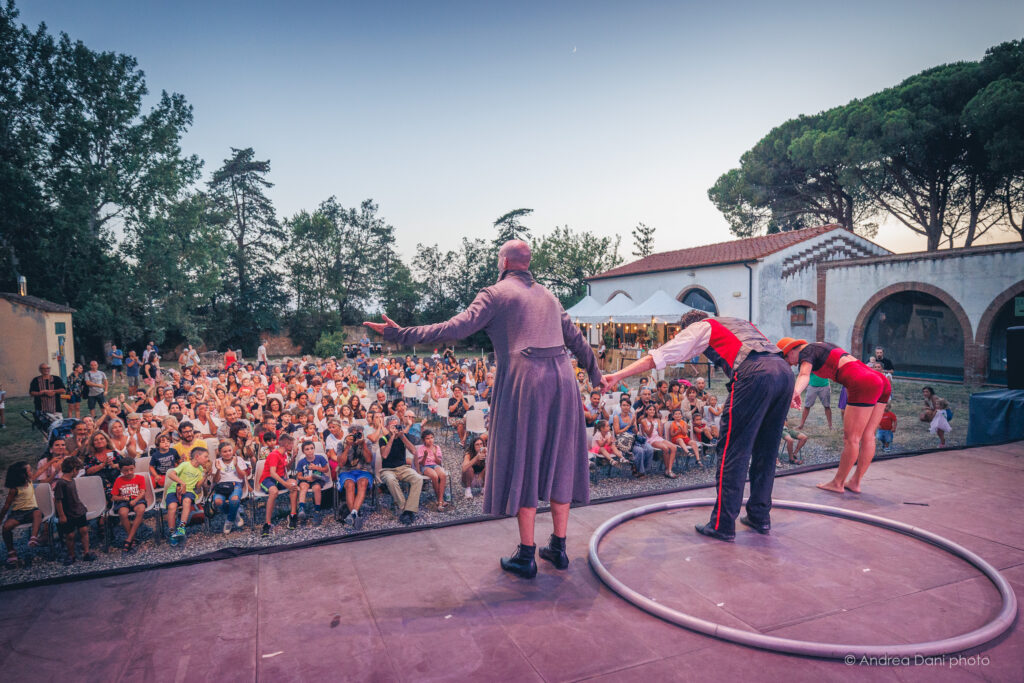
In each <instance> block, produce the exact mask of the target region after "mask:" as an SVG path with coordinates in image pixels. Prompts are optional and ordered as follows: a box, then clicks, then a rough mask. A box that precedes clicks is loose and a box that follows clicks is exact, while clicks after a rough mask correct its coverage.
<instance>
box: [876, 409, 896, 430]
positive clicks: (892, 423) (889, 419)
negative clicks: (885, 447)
mask: <svg viewBox="0 0 1024 683" xmlns="http://www.w3.org/2000/svg"><path fill="white" fill-rule="evenodd" d="M878 428H879V429H885V430H887V431H890V432H891V431H892V430H894V429H896V415H895V413H893V412H891V411H889V410H887V411H885V412H884V413H882V419H881V420H879V422H878Z"/></svg>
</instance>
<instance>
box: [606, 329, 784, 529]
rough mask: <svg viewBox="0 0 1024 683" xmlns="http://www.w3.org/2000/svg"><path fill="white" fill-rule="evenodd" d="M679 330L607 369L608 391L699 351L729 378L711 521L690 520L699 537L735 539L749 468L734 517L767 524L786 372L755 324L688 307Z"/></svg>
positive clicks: (763, 526)
mask: <svg viewBox="0 0 1024 683" xmlns="http://www.w3.org/2000/svg"><path fill="white" fill-rule="evenodd" d="M679 327H680V328H681V331H680V332H679V333H678V334H677V335H676V336H675V337H673V338H672V339H671V340H669V341H668V342H666V343H665V344H663V345H662V346H660V347H658V348H656V349H654V350H653V351H651V353H650V354H649V355H647V356H644V357H643V358H641V359H640V360H638V361H636V362H634V363H632V364H631V365H628V366H626V367H625V368H623V369H622V370H619V371H618V372H616V373H612V374H611V375H605V378H604V389H605V390H606V391H607V390H610V389H612V388H614V387H615V385H616V384H618V383H619V382H621V381H622V380H623V379H625V378H626V377H630V376H632V375H636V374H639V373H641V372H645V371H647V370H649V369H651V368H652V367H656V366H657V367H662V368H663V367H665V366H666V365H674V364H676V363H679V362H682V361H684V360H687V359H689V358H693V357H694V356H699V355H701V354H703V355H705V356H707V358H708V359H709V360H710V361H711V362H712V363H714V364H715V365H717V366H718V367H719V368H721V369H722V370H723V371H724V372H725V374H726V376H727V377H728V378H729V383H728V384H727V385H726V386H727V387H728V389H729V398H728V399H726V402H725V407H724V411H723V414H722V427H721V431H722V433H724V435H725V436H724V437H720V438H719V442H718V443H719V447H720V449H721V464H720V466H719V470H718V492H717V496H716V499H715V506H714V507H713V508H712V510H711V519H710V521H708V523H707V524H702V525H698V526H697V531H698V532H699V533H701V534H703V535H705V536H710V537H711V538H717V539H719V540H721V541H732V540H734V539H735V537H736V517H737V516H738V515H739V513H740V507H741V504H742V502H743V484H744V482H745V481H746V478H747V470H748V469H749V471H750V498H749V499H748V500H747V514H746V516H745V517H742V518H740V522H742V523H743V524H745V525H747V526H749V527H750V528H752V529H753V530H754V531H757V532H758V533H761V534H767V533H769V531H770V529H771V519H770V513H771V505H772V486H773V485H774V483H775V460H776V455H777V454H778V452H779V441H780V440H781V439H782V423H783V421H784V420H785V419H786V413H787V412H788V411H789V404H790V401H791V399H792V393H793V372H792V371H791V370H790V369H789V368H788V367H787V366H786V362H785V360H783V358H782V356H781V355H780V354H779V349H778V347H776V346H775V345H774V344H772V343H771V342H770V341H768V339H767V338H766V337H765V336H764V335H763V334H761V332H760V331H758V329H757V328H756V327H754V326H753V325H752V324H751V323H749V322H748V321H746V320H742V319H740V318H727V317H720V318H711V317H708V314H707V313H705V312H704V311H698V310H693V311H690V312H688V313H686V314H685V315H683V317H682V318H680V320H679Z"/></svg>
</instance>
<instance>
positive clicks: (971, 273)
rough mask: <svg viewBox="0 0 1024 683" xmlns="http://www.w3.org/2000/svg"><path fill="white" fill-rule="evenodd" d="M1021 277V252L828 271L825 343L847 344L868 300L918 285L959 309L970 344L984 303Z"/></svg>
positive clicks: (1023, 260)
mask: <svg viewBox="0 0 1024 683" xmlns="http://www.w3.org/2000/svg"><path fill="white" fill-rule="evenodd" d="M1022 279H1024V251H1022V250H1016V251H1004V252H982V253H977V252H975V253H964V254H963V255H959V256H951V257H945V258H935V259H929V258H927V257H923V258H919V259H914V260H909V261H905V260H899V261H890V262H882V263H867V264H863V265H853V264H851V265H849V266H838V267H834V268H829V269H828V270H827V271H826V275H825V287H826V293H825V339H826V340H828V341H832V342H834V343H837V344H840V345H852V342H853V327H854V324H855V322H856V319H857V315H858V314H859V313H860V312H861V309H862V308H863V307H864V305H865V304H866V303H867V301H868V299H870V298H871V297H872V296H873V295H874V294H875V293H876V292H878V291H879V290H881V289H883V288H885V287H888V286H890V285H895V284H899V283H903V282H923V283H927V284H930V285H932V286H934V287H937V288H939V289H941V290H943V291H945V292H946V293H947V294H949V295H950V297H952V298H953V299H954V300H955V301H957V302H958V303H959V304H960V306H961V307H963V309H964V312H965V313H966V314H967V317H968V319H969V320H970V323H971V329H970V330H969V331H965V334H966V335H968V336H969V340H973V339H975V338H977V334H978V323H979V322H980V321H981V316H982V315H983V314H984V312H985V309H986V308H988V306H989V304H991V303H992V301H993V300H994V299H995V298H996V297H997V296H999V295H1000V294H1002V293H1003V291H1005V290H1006V289H1007V288H1009V287H1010V286H1012V285H1014V284H1015V283H1017V282H1020V281H1021V280H1022ZM969 340H968V341H969Z"/></svg>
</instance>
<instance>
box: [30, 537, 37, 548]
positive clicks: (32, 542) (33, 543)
mask: <svg viewBox="0 0 1024 683" xmlns="http://www.w3.org/2000/svg"><path fill="white" fill-rule="evenodd" d="M38 546H39V537H38V536H33V537H31V538H30V539H28V547H29V548H36V547H38Z"/></svg>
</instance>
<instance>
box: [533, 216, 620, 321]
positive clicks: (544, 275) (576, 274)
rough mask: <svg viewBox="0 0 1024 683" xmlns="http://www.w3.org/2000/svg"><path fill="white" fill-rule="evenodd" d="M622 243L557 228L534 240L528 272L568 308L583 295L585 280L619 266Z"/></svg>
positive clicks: (617, 239)
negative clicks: (529, 270)
mask: <svg viewBox="0 0 1024 683" xmlns="http://www.w3.org/2000/svg"><path fill="white" fill-rule="evenodd" d="M621 242H622V238H621V236H616V237H615V238H614V239H612V238H611V237H598V236H597V235H595V234H594V233H592V232H590V231H587V230H580V231H574V230H571V229H570V228H569V226H567V225H565V226H562V227H556V228H555V229H554V230H552V231H551V232H550V233H548V234H547V235H542V236H541V237H539V238H536V239H534V240H533V243H532V245H531V248H532V250H533V260H532V261H531V263H530V269H531V271H533V275H534V277H536V278H537V281H538V282H540V283H541V284H542V285H544V286H545V287H547V288H548V289H550V290H551V292H552V293H553V294H554V295H555V296H557V297H558V299H559V301H561V302H562V305H563V306H565V307H566V308H568V307H570V306H572V305H573V304H575V303H576V302H578V301H579V300H580V299H582V298H583V297H584V295H586V293H587V283H586V278H588V277H590V276H592V275H597V274H598V273H602V272H604V271H606V270H610V269H611V268H614V267H616V266H618V265H621V263H622V256H621V255H620V254H619V247H620V245H621Z"/></svg>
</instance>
